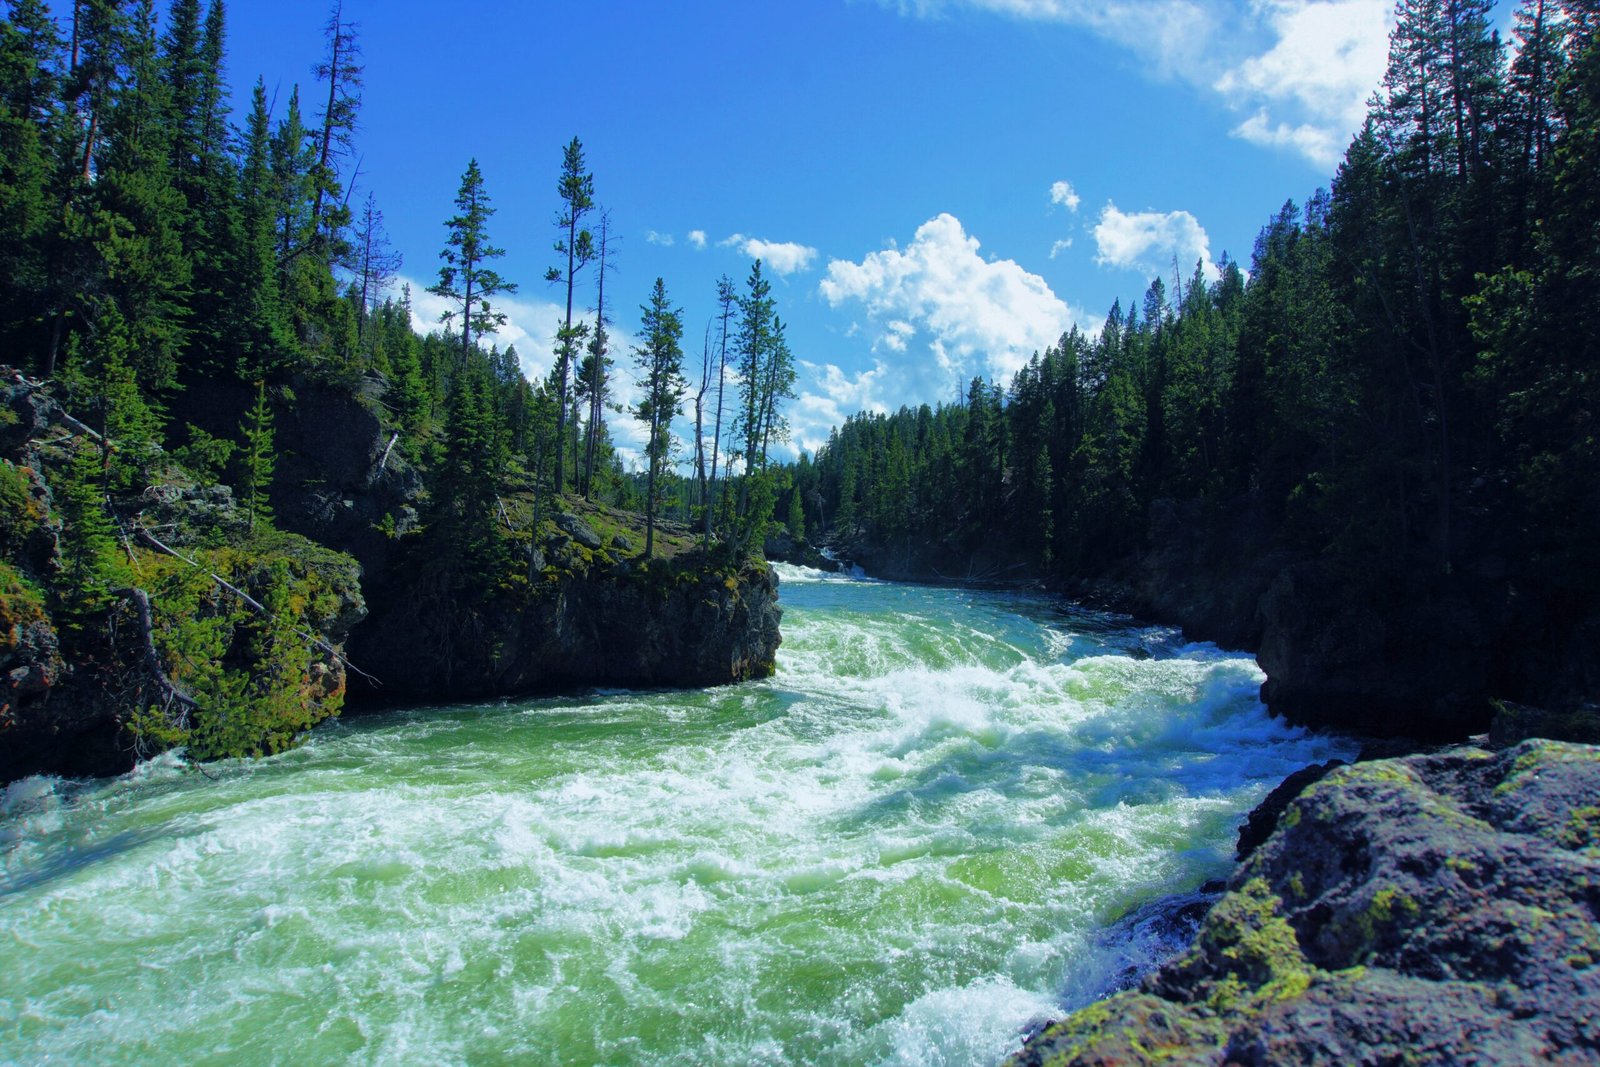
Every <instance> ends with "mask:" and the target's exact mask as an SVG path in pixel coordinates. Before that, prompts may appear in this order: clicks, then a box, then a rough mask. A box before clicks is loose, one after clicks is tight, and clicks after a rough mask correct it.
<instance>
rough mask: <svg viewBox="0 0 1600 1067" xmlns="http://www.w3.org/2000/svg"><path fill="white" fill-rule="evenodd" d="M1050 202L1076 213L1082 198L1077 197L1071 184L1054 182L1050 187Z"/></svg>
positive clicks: (1076, 192)
mask: <svg viewBox="0 0 1600 1067" xmlns="http://www.w3.org/2000/svg"><path fill="white" fill-rule="evenodd" d="M1050 202H1051V203H1052V204H1060V205H1061V206H1062V207H1064V208H1066V209H1067V210H1068V211H1072V212H1076V211H1077V210H1078V205H1079V204H1081V203H1083V197H1081V196H1079V195H1078V191H1077V190H1076V189H1074V188H1073V187H1072V183H1071V182H1055V183H1054V184H1052V185H1051V186H1050Z"/></svg>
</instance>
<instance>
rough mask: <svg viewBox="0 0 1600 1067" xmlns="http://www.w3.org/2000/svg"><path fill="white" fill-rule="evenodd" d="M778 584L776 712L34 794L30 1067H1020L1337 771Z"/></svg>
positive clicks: (695, 715) (680, 701) (327, 745)
mask: <svg viewBox="0 0 1600 1067" xmlns="http://www.w3.org/2000/svg"><path fill="white" fill-rule="evenodd" d="M780 572H781V573H782V574H783V576H784V582H783V587H782V599H783V603H784V607H785V614H784V620H783V631H784V645H783V648H782V650H781V652H780V654H779V661H778V664H779V669H778V674H777V675H776V677H774V678H773V679H771V680H769V681H766V682H762V683H755V684H749V685H743V686H737V687H731V688H724V689H717V690H707V691H702V692H690V693H624V692H606V693H590V694H585V695H581V696H577V697H570V698H563V699H556V700H539V701H522V702H512V703H506V704H497V705H492V706H477V707H453V708H444V709H437V710H423V711H415V712H407V713H398V714H390V715H384V716H376V717H371V718H366V719H356V720H352V721H348V722H341V723H338V724H335V725H333V726H331V727H329V728H326V729H322V730H319V731H318V732H317V734H316V735H315V737H314V738H313V740H312V741H311V742H310V743H309V744H308V745H306V746H305V747H304V748H302V749H299V750H297V751H295V752H291V753H288V754H286V755H284V756H281V757H277V758H274V759H270V760H263V761H258V762H240V763H235V764H225V765H222V766H221V767H217V768H214V769H212V773H213V774H214V775H215V776H216V779H215V780H210V779H208V778H206V777H203V776H201V775H199V774H197V773H195V772H193V771H191V770H186V769H184V768H183V767H182V766H181V765H180V764H179V763H178V762H177V761H175V760H172V759H163V760H158V761H156V762H154V763H151V764H146V765H144V766H142V767H140V768H139V769H138V770H136V771H135V772H134V773H132V774H130V775H127V776H125V777H122V778H118V779H114V780H102V781H95V782H87V783H69V782H61V781H57V780H53V779H30V780H28V781H25V782H21V783H17V784H16V785H13V786H12V787H11V788H10V790H9V791H8V792H7V793H6V795H5V799H4V802H3V805H4V806H3V810H0V974H3V975H4V981H3V982H0V1061H15V1062H21V1063H34V1062H40V1061H60V1062H70V1063H102V1062H116V1063H251V1064H255V1063H283V1064H304V1063H362V1064H364V1063H418V1064H435V1063H472V1064H479V1063H484V1064H487V1063H536V1064H599V1063H604V1064H632V1063H645V1064H700V1063H707V1062H718V1063H729V1064H745V1063H749V1064H789V1063H796V1064H799V1063H818V1064H868V1063H896V1064H899V1063H904V1064H913V1063H915V1064H970V1063H983V1062H993V1061H994V1060H996V1059H997V1058H998V1057H1000V1056H1001V1055H1003V1054H1004V1053H1005V1052H1006V1051H1008V1050H1009V1049H1010V1048H1012V1047H1014V1046H1015V1044H1016V1042H1017V1041H1018V1039H1019V1034H1020V1032H1021V1029H1022V1028H1023V1027H1024V1026H1025V1025H1027V1024H1028V1022H1029V1021H1030V1020H1035V1019H1038V1018H1041V1017H1044V1016H1046V1015H1049V1014H1050V1013H1051V1012H1052V1011H1053V1010H1055V1009H1056V1007H1057V1005H1059V1003H1060V1002H1061V1001H1062V999H1063V998H1068V999H1082V998H1085V997H1087V996H1090V995H1092V994H1093V993H1095V992H1096V991H1098V990H1099V989H1100V988H1102V987H1103V985H1104V983H1105V982H1106V981H1107V980H1108V979H1109V978H1110V977H1111V976H1112V974H1113V973H1114V972H1115V971H1116V970H1117V969H1118V968H1120V967H1121V966H1122V965H1123V964H1124V963H1125V962H1126V960H1127V958H1128V957H1129V956H1130V955H1132V956H1137V953H1138V951H1139V948H1138V946H1137V945H1130V944H1128V943H1119V942H1118V940H1117V936H1116V935H1115V934H1112V935H1108V934H1107V930H1108V928H1110V927H1112V924H1114V923H1115V922H1116V920H1118V919H1119V918H1120V917H1121V916H1123V915H1124V914H1125V913H1127V912H1128V911H1129V910H1130V909H1132V908H1135V907H1137V906H1138V905H1140V904H1142V903H1145V902H1148V901H1150V900H1153V899H1155V898H1157V897H1159V896H1161V895H1164V894H1167V893H1171V892H1175V891H1181V890H1186V889H1190V888H1192V887H1193V886H1195V885H1197V884H1198V883H1199V882H1201V881H1203V880H1204V879H1206V878H1208V877H1214V876H1216V875H1218V874H1219V873H1221V872H1222V871H1224V870H1225V869H1226V866H1227V857H1228V855H1229V853H1230V851H1231V847H1232V840H1233V835H1234V830H1235V826H1236V824H1237V822H1238V820H1239V818H1240V817H1241V816H1242V814H1243V813H1244V812H1246V811H1247V810H1248V809H1249V807H1250V806H1251V805H1252V804H1253V803H1254V802H1255V801H1256V800H1258V799H1259V798H1260V796H1261V795H1262V794H1263V793H1264V792H1265V790H1266V789H1267V788H1269V787H1270V786H1271V785H1272V784H1275V783H1276V781H1277V780H1278V779H1280V778H1282V777H1283V775H1285V774H1287V773H1288V772H1289V771H1291V770H1294V769H1297V768H1298V767H1300V766H1302V765H1304V764H1305V763H1307V762H1310V761H1312V760H1317V759H1326V758H1328V757H1330V756H1332V755H1335V754H1343V753H1341V750H1340V747H1339V745H1338V744H1337V743H1335V742H1332V741H1329V740H1327V739H1322V738H1315V737H1311V736H1308V735H1305V734H1302V733H1300V732H1298V731H1293V730H1289V729H1286V728H1284V727H1283V726H1282V725H1281V724H1278V723H1274V722H1272V721H1270V720H1269V719H1268V718H1267V717H1266V715H1265V713H1264V712H1263V710H1262V709H1261V707H1260V705H1259V704H1258V702H1257V701H1256V699H1255V691H1256V687H1257V686H1258V685H1259V683H1260V680H1261V676H1260V674H1259V672H1258V670H1257V669H1256V667H1255V665H1254V663H1253V661H1251V660H1250V659H1249V658H1247V657H1243V656H1238V655H1232V654H1226V653H1222V652H1219V651H1217V650H1216V649H1214V648H1212V647H1210V646H1187V645H1183V644H1181V642H1180V641H1179V640H1178V639H1177V637H1176V636H1175V635H1174V634H1173V633H1172V632H1171V631H1167V630H1159V629H1136V628H1133V627H1131V626H1129V625H1127V624H1125V623H1124V622H1118V621H1117V620H1114V619H1108V618H1104V617H1098V616H1093V615H1086V614H1067V613H1063V612H1062V611H1060V610H1059V609H1058V608H1057V607H1056V606H1055V605H1054V604H1053V603H1052V602H1050V601H1048V600H1045V599H1042V598H1038V599H1034V598H1026V597H1016V596H1009V595H1003V594H989V593H974V592H965V591H951V590H939V589H926V588H913V587H904V586H896V585H889V584H878V583H868V582H850V581H842V580H822V576H820V575H818V574H817V573H816V572H807V571H804V570H800V569H798V568H780ZM1125 940H1126V939H1124V942H1125Z"/></svg>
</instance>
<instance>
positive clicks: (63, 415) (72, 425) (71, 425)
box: [11, 371, 116, 450]
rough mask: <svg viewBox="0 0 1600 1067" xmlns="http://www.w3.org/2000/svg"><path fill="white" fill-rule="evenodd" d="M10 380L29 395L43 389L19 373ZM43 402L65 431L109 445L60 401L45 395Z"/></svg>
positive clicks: (96, 431) (98, 432) (40, 383)
mask: <svg viewBox="0 0 1600 1067" xmlns="http://www.w3.org/2000/svg"><path fill="white" fill-rule="evenodd" d="M11 380H12V381H14V382H16V383H17V384H18V385H21V386H23V387H25V388H26V389H27V390H28V392H30V393H37V392H40V391H42V390H43V389H44V383H43V382H36V381H34V380H33V379H31V378H28V377H26V376H24V375H23V373H22V372H21V371H18V372H17V373H15V374H13V375H12V376H11ZM45 400H46V401H47V402H48V403H49V404H50V406H51V407H52V408H53V409H54V411H53V412H52V414H53V415H54V416H55V417H56V418H58V419H60V420H61V421H62V422H63V423H65V424H66V427H67V429H69V430H72V431H73V432H74V433H79V434H82V435H83V436H84V437H87V438H89V439H90V440H92V441H98V442H99V443H100V444H102V445H107V444H109V442H107V441H106V439H105V437H104V436H102V435H101V433H100V431H98V430H95V429H92V428H91V427H89V426H88V425H87V424H86V423H84V422H82V421H81V420H79V419H75V418H73V417H72V416H71V415H69V414H67V409H66V408H64V407H62V406H61V401H59V400H57V399H56V398H55V397H53V396H51V395H50V394H48V393H46V394H45ZM110 447H111V448H112V449H113V450H115V448H116V446H115V445H110Z"/></svg>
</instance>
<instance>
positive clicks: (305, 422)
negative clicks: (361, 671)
mask: <svg viewBox="0 0 1600 1067" xmlns="http://www.w3.org/2000/svg"><path fill="white" fill-rule="evenodd" d="M386 389H387V382H386V381H385V380H384V379H383V377H382V376H381V375H377V374H368V375H366V376H364V377H363V378H362V379H361V380H360V381H358V382H357V383H356V385H355V386H354V387H351V388H337V387H334V386H330V385H327V384H324V383H320V382H317V381H315V380H311V379H297V380H295V381H294V382H293V383H292V384H291V386H290V389H289V391H288V396H292V400H291V399H288V397H287V396H286V397H284V398H281V399H280V400H279V402H278V403H276V404H275V405H274V408H273V421H274V435H275V437H274V440H275V442H276V444H277V448H278V456H277V459H276V461H275V464H274V470H273V503H274V509H275V510H274V520H275V522H276V523H277V525H278V526H280V527H281V528H283V529H285V530H289V531H291V532H293V533H297V534H300V535H301V536H303V537H308V538H310V539H311V540H313V541H316V542H318V543H320V544H324V545H328V546H331V547H333V548H337V549H338V550H339V551H341V552H345V553H347V554H349V555H351V556H353V557H355V559H356V561H357V562H359V563H360V564H361V567H362V570H363V572H364V573H365V575H366V587H367V593H368V594H369V596H370V595H372V594H373V593H374V590H373V588H372V583H373V582H374V581H376V580H381V579H382V577H383V576H384V575H386V573H387V572H388V570H389V568H390V567H391V565H392V564H393V563H394V548H395V544H396V539H397V538H398V537H399V536H401V535H403V534H405V533H406V532H408V531H409V530H411V529H413V528H415V526H416V524H417V514H418V508H419V505H420V501H421V499H422V495H423V485H422V476H421V474H420V473H419V472H418V471H417V469H416V468H415V467H414V466H413V465H412V464H411V462H410V461H409V460H408V459H407V458H406V457H405V455H404V453H403V450H402V449H401V448H400V447H398V431H397V430H396V429H395V428H394V427H393V426H392V425H390V424H389V423H386V421H385V419H384V418H383V417H382V415H383V412H384V408H383V406H382V397H383V394H384V392H385V390H386ZM254 399H255V393H254V391H253V390H252V389H251V388H250V387H248V386H245V385H241V384H239V383H237V382H231V381H228V380H225V379H204V380H197V381H194V382H190V383H189V384H188V385H187V386H186V388H185V389H184V391H183V392H182V393H181V394H179V397H178V402H179V403H180V404H181V408H180V410H179V411H178V412H177V413H176V418H175V420H174V421H178V419H181V420H182V421H184V422H188V423H192V424H194V425H196V426H199V427H200V428H201V429H203V430H205V431H206V432H208V433H210V434H213V435H214V436H217V437H225V438H233V437H235V436H236V435H237V433H238V426H237V422H238V418H239V415H238V413H239V412H242V411H245V410H247V409H248V407H249V405H250V404H251V403H252V402H253V401H254Z"/></svg>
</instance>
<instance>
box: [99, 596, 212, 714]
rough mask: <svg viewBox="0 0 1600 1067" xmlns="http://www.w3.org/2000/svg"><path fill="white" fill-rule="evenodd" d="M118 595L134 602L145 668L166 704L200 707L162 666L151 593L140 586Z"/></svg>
mask: <svg viewBox="0 0 1600 1067" xmlns="http://www.w3.org/2000/svg"><path fill="white" fill-rule="evenodd" d="M117 595H118V596H120V597H122V598H123V599H125V600H131V601H132V602H133V607H134V612H135V614H136V616H137V617H138V620H139V641H140V645H141V646H142V649H143V651H144V666H145V670H147V671H149V672H150V677H151V678H153V679H155V683H156V686H157V687H158V688H159V689H160V690H161V692H162V695H163V696H164V697H165V698H166V705H167V706H168V707H170V706H171V705H173V704H181V705H182V706H183V707H185V708H187V709H188V710H189V711H194V710H196V709H197V708H199V707H200V702H199V701H198V700H196V699H195V698H194V697H192V696H190V695H189V694H188V693H185V692H184V691H183V690H182V689H179V688H178V684H177V683H176V682H174V681H173V680H172V679H171V678H169V677H167V672H166V669H165V668H163V667H162V666H161V655H160V653H158V652H157V651H156V641H155V617H154V615H153V614H152V612H151V610H150V595H149V594H148V593H146V592H145V591H144V590H143V589H140V588H139V587H138V586H134V587H132V588H130V589H123V590H119V591H118V593H117Z"/></svg>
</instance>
